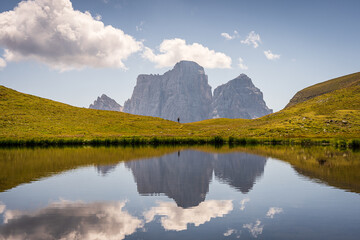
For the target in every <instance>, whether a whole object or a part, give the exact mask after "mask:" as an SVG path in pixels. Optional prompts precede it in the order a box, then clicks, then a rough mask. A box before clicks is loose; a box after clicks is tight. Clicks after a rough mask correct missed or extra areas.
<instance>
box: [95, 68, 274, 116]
mask: <svg viewBox="0 0 360 240" xmlns="http://www.w3.org/2000/svg"><path fill="white" fill-rule="evenodd" d="M103 96H104V95H103ZM103 96H101V98H98V100H97V101H95V102H94V104H92V105H90V108H96V109H102V110H112V109H113V105H114V102H115V101H114V102H113V100H112V99H111V100H112V101H110V100H108V99H107V98H105V97H106V95H105V97H103ZM98 102H99V103H98ZM95 105H96V107H95ZM118 105H119V104H118ZM124 112H127V113H131V114H137V115H144V116H153V117H161V118H164V119H168V120H172V121H177V119H178V118H180V121H181V122H196V121H201V120H205V119H211V118H245V119H253V118H258V117H262V116H264V115H267V114H270V113H272V110H271V109H269V108H268V107H267V106H266V103H265V101H264V99H263V94H262V92H261V91H260V90H259V89H258V88H256V87H255V86H254V84H253V83H252V81H251V79H250V78H249V77H248V76H246V75H245V74H241V75H240V76H238V77H237V78H235V79H233V80H231V81H229V82H228V83H226V84H223V85H221V86H219V87H217V88H216V89H215V91H214V96H213V95H212V92H211V87H210V85H209V84H208V77H207V75H206V74H205V71H204V68H203V67H201V66H200V65H198V64H197V63H195V62H191V61H181V62H179V63H177V64H176V65H175V66H174V68H173V69H172V70H170V71H168V72H166V73H164V74H163V75H153V74H150V75H145V74H141V75H139V76H138V78H137V83H136V86H135V88H134V91H133V94H132V97H131V98H130V99H129V100H127V101H126V102H125V104H124Z"/></svg>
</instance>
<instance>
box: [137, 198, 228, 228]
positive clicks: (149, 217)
mask: <svg viewBox="0 0 360 240" xmlns="http://www.w3.org/2000/svg"><path fill="white" fill-rule="evenodd" d="M232 210H233V203H232V201H231V200H208V201H205V202H202V203H200V204H199V205H198V206H196V207H192V208H187V209H184V208H181V207H178V206H176V204H174V203H172V202H159V203H158V206H156V207H153V208H151V209H150V210H149V211H147V212H145V214H144V216H145V219H146V222H151V221H153V219H154V217H155V216H156V215H159V216H162V217H161V225H162V226H163V227H164V229H165V230H174V231H182V230H186V229H187V226H188V224H194V225H195V226H196V227H198V226H200V225H201V224H204V223H206V222H209V221H210V220H211V219H212V218H217V217H223V216H224V215H226V214H228V213H230V212H231V211H232Z"/></svg>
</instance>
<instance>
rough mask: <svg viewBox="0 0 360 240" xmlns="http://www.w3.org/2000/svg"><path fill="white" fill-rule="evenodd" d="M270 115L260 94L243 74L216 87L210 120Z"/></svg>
mask: <svg viewBox="0 0 360 240" xmlns="http://www.w3.org/2000/svg"><path fill="white" fill-rule="evenodd" d="M270 113H272V110H271V109H269V108H268V107H267V106H266V103H265V101H264V99H263V94H262V92H261V91H260V90H259V89H258V88H257V87H255V86H254V84H253V83H252V81H251V79H250V78H249V77H248V76H246V75H245V74H241V75H240V76H238V77H237V78H235V79H233V80H231V81H229V82H227V83H226V84H223V85H221V86H219V87H217V88H216V89H215V90H214V96H213V102H212V113H211V117H212V118H246V119H253V118H258V117H262V116H264V115H267V114H270Z"/></svg>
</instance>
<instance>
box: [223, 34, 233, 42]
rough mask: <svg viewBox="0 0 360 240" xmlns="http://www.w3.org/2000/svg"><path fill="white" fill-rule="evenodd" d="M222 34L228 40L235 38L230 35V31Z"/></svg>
mask: <svg viewBox="0 0 360 240" xmlns="http://www.w3.org/2000/svg"><path fill="white" fill-rule="evenodd" d="M221 36H222V37H224V38H225V39H226V40H231V39H234V38H233V36H230V35H229V34H228V33H221Z"/></svg>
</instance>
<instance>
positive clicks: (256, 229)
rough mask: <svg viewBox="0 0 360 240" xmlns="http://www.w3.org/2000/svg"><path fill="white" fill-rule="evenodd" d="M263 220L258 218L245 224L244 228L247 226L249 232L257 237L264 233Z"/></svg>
mask: <svg viewBox="0 0 360 240" xmlns="http://www.w3.org/2000/svg"><path fill="white" fill-rule="evenodd" d="M260 224H261V221H260V220H256V222H255V223H248V224H244V225H243V228H247V229H248V230H249V233H250V234H251V235H252V236H253V237H254V238H257V236H258V235H260V234H262V231H263V228H264V225H260Z"/></svg>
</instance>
